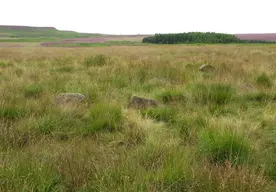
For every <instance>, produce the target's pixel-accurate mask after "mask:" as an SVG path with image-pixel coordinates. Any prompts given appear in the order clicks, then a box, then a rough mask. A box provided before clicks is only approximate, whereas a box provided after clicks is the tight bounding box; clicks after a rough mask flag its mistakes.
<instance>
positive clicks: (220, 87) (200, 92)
mask: <svg viewBox="0 0 276 192" xmlns="http://www.w3.org/2000/svg"><path fill="white" fill-rule="evenodd" d="M191 92H192V100H194V101H195V102H199V103H203V104H217V105H223V104H226V103H228V102H229V101H230V100H231V99H232V98H233V96H234V94H235V90H234V89H233V88H232V87H231V86H230V85H225V84H211V85H204V84H196V85H193V86H192V87H191Z"/></svg>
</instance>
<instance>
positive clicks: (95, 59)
mask: <svg viewBox="0 0 276 192" xmlns="http://www.w3.org/2000/svg"><path fill="white" fill-rule="evenodd" d="M108 62H109V58H108V57H107V56H105V55H103V54H99V55H96V56H90V57H86V58H85V59H84V61H83V64H84V65H85V66H86V67H91V66H103V65H106V64H108Z"/></svg>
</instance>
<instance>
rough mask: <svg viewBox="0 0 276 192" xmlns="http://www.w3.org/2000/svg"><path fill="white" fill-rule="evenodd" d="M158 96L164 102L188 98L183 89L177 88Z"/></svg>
mask: <svg viewBox="0 0 276 192" xmlns="http://www.w3.org/2000/svg"><path fill="white" fill-rule="evenodd" d="M157 98H160V99H161V100H162V101H163V102H164V103H170V102H175V101H176V102H177V101H185V100H186V97H185V96H184V93H183V92H181V91H176V90H171V91H165V92H163V93H161V94H159V95H158V96H157Z"/></svg>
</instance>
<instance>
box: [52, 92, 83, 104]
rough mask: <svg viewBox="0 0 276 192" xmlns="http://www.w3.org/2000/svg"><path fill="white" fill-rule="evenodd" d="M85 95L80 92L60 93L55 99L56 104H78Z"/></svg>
mask: <svg viewBox="0 0 276 192" xmlns="http://www.w3.org/2000/svg"><path fill="white" fill-rule="evenodd" d="M85 98H86V97H85V96H84V95H83V94H80V93H60V94H58V95H57V96H56V97H55V99H54V104H55V105H56V106H60V105H77V104H80V103H81V102H82V101H84V100H85Z"/></svg>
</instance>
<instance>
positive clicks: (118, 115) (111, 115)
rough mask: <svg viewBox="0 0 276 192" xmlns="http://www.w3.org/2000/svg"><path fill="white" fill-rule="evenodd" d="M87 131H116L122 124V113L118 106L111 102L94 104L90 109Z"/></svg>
mask: <svg viewBox="0 0 276 192" xmlns="http://www.w3.org/2000/svg"><path fill="white" fill-rule="evenodd" d="M89 115H90V120H91V123H90V125H89V127H88V129H89V132H97V131H110V132H113V131H116V130H119V129H121V128H122V126H123V120H124V118H123V114H122V110H121V108H120V107H118V106H115V105H112V104H96V105H94V106H93V108H92V109H91V110H90V114H89Z"/></svg>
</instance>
